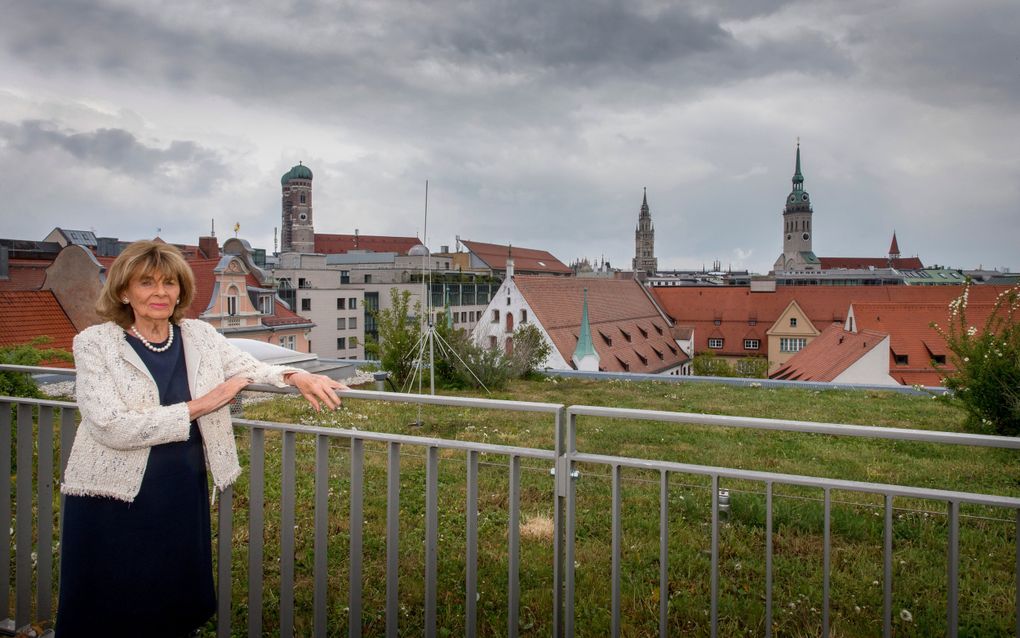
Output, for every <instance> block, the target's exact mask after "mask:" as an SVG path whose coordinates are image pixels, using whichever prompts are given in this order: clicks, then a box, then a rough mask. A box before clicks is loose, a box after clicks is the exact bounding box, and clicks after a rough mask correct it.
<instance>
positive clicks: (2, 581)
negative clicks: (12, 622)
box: [0, 402, 14, 620]
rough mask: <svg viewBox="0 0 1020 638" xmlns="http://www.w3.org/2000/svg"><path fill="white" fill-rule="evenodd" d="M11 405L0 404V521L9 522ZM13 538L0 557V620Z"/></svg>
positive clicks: (5, 610)
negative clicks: (0, 463) (0, 465)
mask: <svg viewBox="0 0 1020 638" xmlns="http://www.w3.org/2000/svg"><path fill="white" fill-rule="evenodd" d="M12 434H13V430H12V428H11V404H10V403H7V402H4V403H0V462H2V463H3V467H0V521H9V520H11V512H12V508H11V475H12V474H13V472H11V440H12V439H11V436H12ZM13 542H14V537H13V536H11V535H8V536H7V551H6V552H5V553H4V555H3V556H0V605H2V606H3V607H2V608H0V620H4V619H7V618H10V616H11V549H12V547H11V546H12V544H13Z"/></svg>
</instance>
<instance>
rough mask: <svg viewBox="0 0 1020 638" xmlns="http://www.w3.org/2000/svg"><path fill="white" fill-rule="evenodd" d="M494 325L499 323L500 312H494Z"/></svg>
mask: <svg viewBox="0 0 1020 638" xmlns="http://www.w3.org/2000/svg"><path fill="white" fill-rule="evenodd" d="M492 323H499V311H498V310H493V311H492ZM493 347H495V346H493Z"/></svg>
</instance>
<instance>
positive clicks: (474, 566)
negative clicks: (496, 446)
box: [464, 450, 478, 637]
mask: <svg viewBox="0 0 1020 638" xmlns="http://www.w3.org/2000/svg"><path fill="white" fill-rule="evenodd" d="M465 507H466V511H465V514H466V515H467V516H466V518H467V521H466V523H467V525H466V526H467V529H466V530H465V533H466V538H465V547H464V549H465V554H466V555H465V557H464V562H465V565H464V571H465V574H464V609H465V612H466V613H465V617H464V635H465V636H469V637H471V636H476V635H477V634H478V608H477V604H478V452H477V451H475V450H470V451H469V452H468V458H467V503H466V505H465Z"/></svg>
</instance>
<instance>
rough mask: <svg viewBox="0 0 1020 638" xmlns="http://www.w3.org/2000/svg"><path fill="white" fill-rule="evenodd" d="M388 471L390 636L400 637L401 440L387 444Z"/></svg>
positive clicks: (387, 552) (387, 547)
mask: <svg viewBox="0 0 1020 638" xmlns="http://www.w3.org/2000/svg"><path fill="white" fill-rule="evenodd" d="M387 453H388V463H389V467H388V469H387V472H386V636H387V637H388V638H397V629H398V627H399V622H400V599H399V593H398V592H399V586H400V444H399V443H396V442H393V441H391V442H390V443H389V444H388V445H387Z"/></svg>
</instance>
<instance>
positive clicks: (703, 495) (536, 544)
mask: <svg viewBox="0 0 1020 638" xmlns="http://www.w3.org/2000/svg"><path fill="white" fill-rule="evenodd" d="M491 398H499V399H515V400H524V401H544V402H551V403H562V404H564V405H572V404H585V405H605V406H614V407H632V408H643V409H652V410H670V411H683V412H698V413H712V414H729V415H746V416H759V417H774V418H791V419H799V420H806V421H823V422H832V423H853V424H863V425H876V426H883V427H907V428H918V429H932V430H946V431H961V430H962V424H963V418H964V417H963V413H962V411H960V410H958V409H957V408H956V407H954V406H952V405H950V404H947V403H946V402H944V401H943V400H933V399H931V398H929V397H924V396H908V395H904V394H898V393H892V392H878V391H855V392H849V391H814V390H794V389H768V388H749V387H745V388H738V387H731V386H722V385H719V386H714V385H705V384H672V383H650V382H649V383H644V382H643V383H630V382H621V381H608V382H606V381H601V382H594V381H587V380H574V379H555V380H554V379H549V380H544V381H524V382H518V383H514V384H513V385H511V386H510V387H509V388H508V389H507V390H505V391H502V392H497V393H494V394H493V395H491ZM421 416H422V420H423V421H424V424H423V425H422V426H414V425H410V424H411V423H412V422H414V421H416V420H417V418H418V407H417V406H410V405H400V404H389V403H383V402H375V401H358V400H349V401H347V402H346V403H345V406H344V407H343V408H342V409H341V410H338V411H336V412H333V413H323V414H317V413H315V412H312V411H311V410H310V409H309V408H307V407H306V406H305V405H304V404H303V403H302V402H301V401H299V400H298V399H294V398H281V399H278V400H274V401H270V402H267V403H263V404H257V405H253V406H249V407H248V408H246V412H245V417H246V418H250V419H257V420H266V421H283V422H294V423H304V424H308V425H320V426H327V427H337V428H345V429H351V428H357V429H359V430H366V431H380V432H395V433H402V434H413V435H419V436H430V437H441V438H447V439H460V440H470V441H479V442H486V443H493V444H501V445H513V446H522V447H534V448H544V449H552V447H553V420H552V417H551V415H541V414H529V413H514V412H495V411H486V410H474V409H461V408H442V407H424V408H422V414H421ZM247 440H248V439H247V436H241V437H239V445H240V447H241V453H242V463H243V464H246V461H247ZM297 440H298V446H297V477H298V479H297V482H298V485H297V503H298V507H297V514H296V535H297V540H296V549H295V560H296V567H295V571H296V574H297V576H296V578H297V585H296V588H295V592H294V595H295V601H296V602H295V607H296V611H295V634H296V635H299V636H304V635H310V634H311V631H312V593H313V590H312V583H313V572H312V565H313V564H314V560H313V537H314V525H313V520H314V461H315V459H314V456H315V454H314V451H315V447H314V446H315V442H314V439H313V438H312V437H308V436H299V437H298V439H297ZM578 449H579V450H581V451H583V452H590V453H599V454H611V455H620V456H630V457H640V458H648V459H657V460H668V461H678V462H685V463H693V464H700V465H718V466H723V467H734V468H744V469H753V470H764V471H772V472H782V473H790V474H800V475H809V476H821V477H831V478H841V479H851V480H861V481H873V482H881V483H895V484H903V485H913V486H922V487H931V488H940V489H951V490H961V491H971V492H982V493H990V494H999V495H1010V496H1020V480H1018V478H1020V454H1017V453H1016V452H1015V451H1004V450H991V449H980V448H971V447H962V446H949V445H935V444H927V443H905V442H898V441H887V440H874V441H872V440H865V439H859V438H855V437H845V438H844V437H834V436H826V435H814V434H787V433H778V432H762V431H752V430H742V429H736V428H718V427H708V426H690V425H676V424H663V423H655V422H644V421H628V420H610V419H600V418H590V417H581V418H579V421H578ZM424 457H425V450H424V449H422V448H417V447H414V446H406V445H405V446H404V447H403V449H402V456H401V459H402V460H401V494H400V499H401V500H400V505H401V521H400V527H401V529H400V531H401V535H400V543H401V567H400V601H401V618H400V623H401V634H402V635H408V636H418V635H421V633H422V626H423V621H424V607H423V600H424V551H423V541H424V512H425V507H424V486H425V465H424ZM465 467H466V463H465V456H464V455H463V454H460V453H453V452H446V451H444V452H443V453H442V454H441V459H440V475H439V483H440V490H439V506H440V513H439V533H440V543H439V604H438V607H439V609H438V613H439V627H440V628H441V629H440V634H441V635H460V634H463V632H464V585H463V582H464V555H465V536H466V534H465V517H464V508H465ZM548 470H549V464H548V463H537V462H535V461H529V460H527V459H525V460H524V461H522V482H521V522H522V525H521V528H522V529H521V533H522V544H521V563H520V582H521V608H520V609H521V611H520V616H521V620H520V624H519V628H520V631H521V634H522V635H529V636H531V635H534V636H548V635H549V634H550V633H551V601H552V597H551V588H552V569H551V565H552V542H551V541H552V534H551V531H552V525H551V521H552V513H553V479H552V477H551V476H550V475H549V472H548ZM580 470H581V477H580V479H579V480H578V481H577V484H576V485H577V557H576V558H577V560H576V569H577V580H576V582H577V590H576V591H577V595H576V601H575V615H576V616H575V617H576V623H577V624H576V628H577V634H578V635H581V636H603V635H607V633H608V631H609V627H610V614H609V608H610V547H611V529H610V514H609V513H610V509H611V492H610V488H611V484H610V474H609V469H608V468H607V467H605V466H597V465H593V466H582V467H581V468H580ZM279 473H280V454H279V436H278V435H276V434H273V433H267V435H266V531H265V539H266V547H265V561H264V572H265V593H264V601H265V602H264V604H265V608H264V610H263V618H264V622H263V625H264V628H265V632H266V634H267V635H275V634H276V633H277V632H278V604H279V598H278V596H279V593H278V578H279V562H278V558H279V557H278V552H279V540H278V539H279V536H278V533H279V524H280V519H279V496H280V494H279V492H280V482H279ZM365 473H366V476H365V518H366V520H365V525H364V543H365V552H364V592H363V595H364V608H363V616H362V621H363V629H364V632H365V634H366V635H377V634H380V633H381V632H382V631H383V630H384V628H385V616H384V609H385V523H386V509H385V508H386V500H385V499H386V449H385V447H384V446H382V445H377V444H372V443H366V445H365ZM508 474H509V459H508V457H506V456H502V455H483V456H482V458H481V467H480V476H479V518H478V528H479V529H478V537H479V572H478V591H479V599H478V614H479V620H478V628H479V633H480V634H482V635H491V636H498V635H505V633H506V590H507V528H508V524H509V512H508V509H507V503H508V499H509V481H508ZM248 478H249V477H248V475H247V473H245V475H244V476H243V477H242V479H241V481H240V482H239V484H238V485H237V486H236V488H235V495H234V519H235V521H234V552H235V553H234V561H233V562H234V568H233V576H234V583H233V592H234V603H233V609H234V619H233V633H234V635H246V622H247V621H246V618H247V613H248V611H247V609H246V607H245V606H246V601H247V573H246V570H247V542H246V541H247V534H248V530H247V503H246V500H247V493H248ZM709 486H710V481H709V479H707V478H705V477H701V476H696V475H685V474H670V475H669V483H668V499H669V551H670V555H669V567H668V573H669V592H668V593H669V598H670V607H669V619H670V627H671V630H672V633H674V634H678V633H681V632H683V634H684V635H695V636H697V635H708V632H709V625H708V623H709V616H708V610H709V577H710V570H709V565H710V557H709V554H708V550H709V547H710V540H711V536H710V520H711V509H710V496H711V495H710V489H709ZM722 486H723V487H726V488H728V489H730V492H731V494H732V497H731V499H732V508H731V513H730V514H729V516H728V517H727V520H726V522H725V523H724V525H722V527H721V531H720V587H719V591H720V601H719V618H720V630H721V631H720V635H726V636H730V635H738V634H739V635H761V634H763V633H764V626H763V623H764V609H765V601H764V592H765V588H764V573H765V564H764V542H765V541H764V539H765V498H764V485H763V484H762V483H758V482H750V481H724V482H723V485H722ZM329 490H330V494H331V497H330V506H329V507H330V510H329V515H330V518H329V530H330V550H329V600H330V604H329V618H330V635H346V633H347V629H346V623H347V617H348V612H347V610H346V605H347V590H348V585H347V573H348V572H347V565H348V562H349V560H348V556H347V553H348V542H349V521H348V505H349V490H350V464H349V446H348V444H347V442H346V441H343V440H338V441H336V442H334V443H333V445H332V446H331V452H330V487H329ZM659 490H660V474H659V473H658V472H648V471H637V470H626V469H625V470H624V471H623V487H622V496H623V502H622V509H623V543H622V562H623V578H622V607H623V634H624V635H627V636H645V635H649V636H650V635H657V632H658V614H659V612H658V604H659V602H658V601H659V590H658V587H659ZM821 498H822V491H821V490H811V489H804V488H796V487H792V486H776V487H775V497H774V507H773V513H774V613H773V622H774V630H775V633H776V635H789V636H815V635H819V634H820V633H821V607H822V605H821V602H822V528H823V516H822V512H823V509H822V502H821ZM831 499H832V567H831V587H832V593H831V596H832V606H831V625H832V635H833V636H873V635H876V634H880V633H881V629H882V521H883V518H882V517H883V501H882V498H881V497H876V496H873V495H868V494H862V493H857V492H850V493H844V492H839V491H833V492H832V493H831ZM895 505H896V509H895V512H894V521H895V522H894V561H893V565H894V574H893V601H894V616H893V622H894V631H895V634H896V635H898V636H908V635H917V636H929V635H941V634H943V633H944V631H945V600H946V590H947V586H946V577H945V574H946V533H947V532H946V530H947V521H946V515H945V505H944V504H942V503H939V502H926V501H917V500H911V499H897V500H896V502H895ZM961 511H962V513H963V514H964V517H963V518H962V519H961V523H960V532H961V548H960V549H961V551H960V567H961V570H960V572H961V580H960V635H972V636H989V635H1012V632H1013V631H1014V626H1015V625H1014V623H1015V616H1014V600H1015V591H1016V590H1015V576H1014V575H1015V535H1016V512H1013V511H1002V510H995V509H989V508H979V507H969V506H965V507H963V508H962V510H961Z"/></svg>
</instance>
